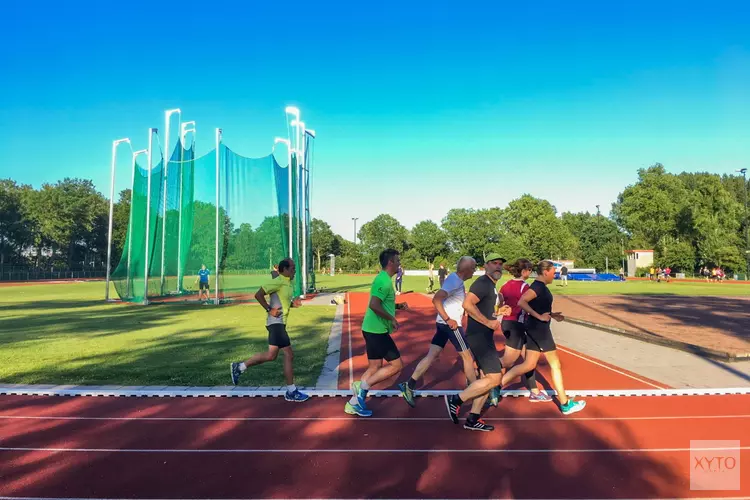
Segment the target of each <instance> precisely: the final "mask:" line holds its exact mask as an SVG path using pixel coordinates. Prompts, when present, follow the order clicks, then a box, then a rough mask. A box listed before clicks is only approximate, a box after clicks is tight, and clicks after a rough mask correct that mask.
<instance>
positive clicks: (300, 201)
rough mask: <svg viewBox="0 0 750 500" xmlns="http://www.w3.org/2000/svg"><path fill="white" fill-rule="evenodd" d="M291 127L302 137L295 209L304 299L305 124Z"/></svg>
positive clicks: (305, 250)
mask: <svg viewBox="0 0 750 500" xmlns="http://www.w3.org/2000/svg"><path fill="white" fill-rule="evenodd" d="M292 126H296V127H297V130H298V131H300V130H301V135H302V141H301V142H300V144H299V150H298V151H297V155H298V157H299V158H301V159H300V160H299V161H298V162H297V167H298V170H299V173H300V174H299V176H298V177H297V183H298V186H299V187H298V189H297V207H298V208H299V212H300V221H299V222H298V227H300V228H301V229H300V232H301V233H302V249H301V251H300V253H301V254H302V257H301V259H300V260H301V261H302V262H301V264H302V297H303V298H304V296H305V294H306V293H307V220H306V219H307V217H306V209H307V201H306V200H305V169H306V168H307V164H306V160H305V135H306V134H305V122H302V121H299V120H295V121H293V122H292Z"/></svg>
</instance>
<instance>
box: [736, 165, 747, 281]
mask: <svg viewBox="0 0 750 500" xmlns="http://www.w3.org/2000/svg"><path fill="white" fill-rule="evenodd" d="M737 172H739V173H741V174H742V189H743V192H744V193H745V279H746V280H750V227H748V226H750V221H749V220H748V209H747V169H746V168H741V169H739V170H737Z"/></svg>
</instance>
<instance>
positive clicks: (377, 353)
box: [362, 332, 401, 361]
mask: <svg viewBox="0 0 750 500" xmlns="http://www.w3.org/2000/svg"><path fill="white" fill-rule="evenodd" d="M362 335H363V336H364V337H365V346H366V348H367V359H384V360H386V361H394V360H396V359H398V358H400V357H401V353H400V352H398V347H396V343H395V342H394V341H393V338H392V337H391V335H390V334H389V333H368V332H362Z"/></svg>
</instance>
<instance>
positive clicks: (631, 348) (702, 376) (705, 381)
mask: <svg viewBox="0 0 750 500" xmlns="http://www.w3.org/2000/svg"><path fill="white" fill-rule="evenodd" d="M552 331H553V332H554V335H555V339H556V340H557V342H558V343H559V344H560V345H562V346H567V347H570V348H571V349H575V350H576V351H579V352H581V353H583V354H587V355H589V356H592V357H594V358H597V359H600V360H602V361H604V362H606V363H610V364H613V365H615V366H619V367H621V368H624V369H626V370H629V371H631V372H634V373H637V374H639V375H642V376H644V377H648V378H650V379H653V380H658V381H659V382H662V383H664V384H666V385H668V386H670V387H675V388H682V387H693V388H698V387H750V361H739V362H734V363H723V362H721V361H716V360H712V359H708V358H705V357H702V356H698V355H696V354H691V353H688V352H684V351H680V350H677V349H673V348H670V347H663V346H660V345H655V344H651V343H648V342H643V341H640V340H636V339H632V338H628V337H623V336H620V335H616V334H613V333H607V332H603V331H601V330H596V329H594V328H589V327H586V326H581V325H575V324H573V323H568V322H562V323H557V322H554V323H553V325H552ZM563 373H564V367H563Z"/></svg>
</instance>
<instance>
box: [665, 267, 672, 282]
mask: <svg viewBox="0 0 750 500" xmlns="http://www.w3.org/2000/svg"><path fill="white" fill-rule="evenodd" d="M671 274H672V268H671V267H669V266H667V267H666V269H664V278H665V279H666V280H667V283H669V276H670V275H671Z"/></svg>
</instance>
